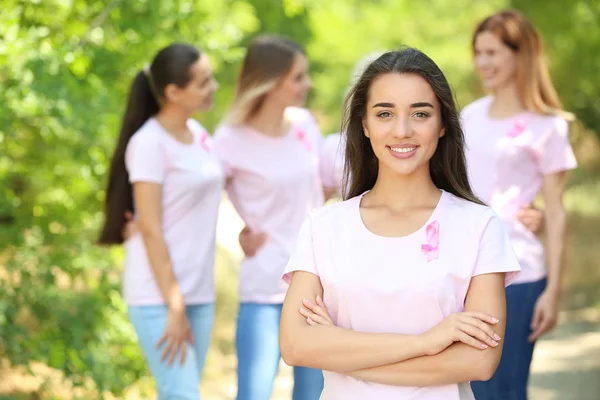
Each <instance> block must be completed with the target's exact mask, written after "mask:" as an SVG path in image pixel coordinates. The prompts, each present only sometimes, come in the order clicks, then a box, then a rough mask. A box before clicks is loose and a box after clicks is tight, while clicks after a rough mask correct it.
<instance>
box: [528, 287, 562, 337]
mask: <svg viewBox="0 0 600 400" xmlns="http://www.w3.org/2000/svg"><path fill="white" fill-rule="evenodd" d="M557 319H558V295H557V294H556V293H554V292H552V291H548V290H545V291H544V292H543V293H542V294H541V296H540V297H539V298H538V300H537V302H536V303H535V309H534V310H533V319H532V320H531V330H532V332H531V335H529V342H530V343H533V342H535V341H536V340H537V339H539V338H540V337H541V336H542V335H544V334H546V333H548V332H550V331H551V330H552V329H554V327H555V326H556V321H557Z"/></svg>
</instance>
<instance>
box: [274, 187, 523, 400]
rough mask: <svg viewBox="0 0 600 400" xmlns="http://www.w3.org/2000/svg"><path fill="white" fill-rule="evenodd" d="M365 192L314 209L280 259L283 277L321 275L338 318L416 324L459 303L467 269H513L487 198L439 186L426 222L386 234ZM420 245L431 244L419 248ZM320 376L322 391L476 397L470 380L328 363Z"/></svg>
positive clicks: (411, 328)
mask: <svg viewBox="0 0 600 400" xmlns="http://www.w3.org/2000/svg"><path fill="white" fill-rule="evenodd" d="M361 198H362V196H358V197H355V198H352V199H350V200H347V201H344V202H341V203H335V204H332V205H329V206H326V207H323V208H321V209H319V210H315V211H314V212H313V213H311V215H310V217H309V218H308V219H307V220H306V221H305V223H304V225H303V227H302V230H301V232H300V234H299V238H298V242H297V245H296V248H295V250H294V252H293V254H292V257H291V258H290V261H289V263H288V265H287V267H286V269H285V275H284V280H286V281H289V280H290V278H291V274H292V272H293V271H308V272H310V273H313V274H315V275H317V276H318V277H319V278H320V280H321V284H322V285H323V289H324V294H323V300H324V302H325V305H326V306H327V309H328V310H329V313H330V315H331V317H332V319H333V321H334V323H335V325H336V326H339V327H342V328H346V329H351V330H354V331H358V332H374V333H398V334H413V335H416V334H420V333H423V332H426V331H428V330H429V329H431V328H432V327H434V326H435V325H437V324H438V323H439V322H441V321H442V320H444V319H445V318H446V317H448V316H449V315H450V314H451V313H455V312H460V311H463V310H464V302H465V297H466V294H467V290H468V288H469V283H470V281H471V278H472V277H473V276H476V275H481V274H487V273H493V272H509V273H508V274H507V276H506V283H507V284H508V283H509V282H510V281H511V280H512V279H514V277H515V275H516V271H518V270H519V265H518V262H517V260H516V257H515V255H514V252H513V250H512V247H511V246H510V242H509V239H508V237H507V235H506V233H505V231H504V228H503V226H502V224H501V222H500V220H499V219H498V217H497V216H496V215H495V214H494V212H493V211H492V210H490V209H489V208H488V207H484V206H481V205H478V204H475V203H471V202H468V201H466V200H463V199H460V198H458V197H455V196H454V195H452V194H449V193H446V192H442V197H441V199H440V201H439V203H438V205H437V207H436V209H435V210H434V212H433V213H432V215H431V217H430V218H429V220H428V221H427V222H426V223H425V225H423V227H421V228H420V229H419V230H417V231H416V232H414V233H412V234H410V235H407V236H403V237H382V236H378V235H376V234H374V233H372V232H371V231H369V230H368V229H367V228H366V227H365V225H364V224H363V221H362V218H361V215H360V199H361ZM436 226H437V229H436V228H435V227H436ZM431 229H434V231H435V232H437V235H431V233H432V232H428V231H431ZM458 232H460V234H457V233H458ZM435 237H437V240H435ZM423 245H431V246H432V248H431V249H430V250H429V251H427V252H425V251H424V250H423V249H422V246H423ZM351 350H352V349H348V351H351ZM324 376H325V388H324V390H323V394H322V396H321V399H323V400H337V399H345V400H346V399H348V400H353V399H356V400H358V399H361V400H362V399H378V400H388V399H389V400H391V399H394V400H395V399H419V400H440V399H443V400H458V399H472V392H471V390H470V386H469V384H468V383H462V384H452V385H444V386H437V387H396V386H388V385H381V384H376V383H372V382H364V381H359V380H356V379H354V378H350V377H348V376H345V375H342V374H339V373H335V372H327V371H325V372H324ZM459 393H461V394H460V395H459Z"/></svg>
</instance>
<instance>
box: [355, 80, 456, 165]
mask: <svg viewBox="0 0 600 400" xmlns="http://www.w3.org/2000/svg"><path fill="white" fill-rule="evenodd" d="M362 124H363V130H364V133H365V135H366V136H367V137H368V138H369V139H370V141H371V146H372V148H373V152H374V153H375V156H376V157H377V159H378V160H379V169H380V170H381V169H384V168H386V169H389V170H391V171H393V172H394V173H396V174H400V175H410V174H413V173H415V172H416V171H419V170H422V169H423V168H426V169H427V170H428V169H429V161H430V159H431V157H432V156H433V154H434V153H435V151H436V149H437V145H438V141H439V139H440V137H442V136H443V135H444V129H443V126H442V116H441V108H440V103H439V101H438V99H437V97H436V95H435V93H434V92H433V90H432V88H431V86H430V85H429V83H428V82H427V81H426V80H425V79H424V78H422V77H421V76H419V75H416V74H409V73H403V74H400V73H385V74H383V75H380V76H378V77H377V78H375V79H374V81H373V83H372V84H371V87H370V89H369V94H368V99H367V104H366V113H365V116H364V118H363V123H362Z"/></svg>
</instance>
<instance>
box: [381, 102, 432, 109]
mask: <svg viewBox="0 0 600 400" xmlns="http://www.w3.org/2000/svg"><path fill="white" fill-rule="evenodd" d="M376 107H383V108H394V107H396V105H395V104H394V103H377V104H375V105H374V106H373V108H376ZM410 107H411V108H419V107H431V108H434V107H433V105H432V104H431V103H427V102H420V103H413V104H411V105H410Z"/></svg>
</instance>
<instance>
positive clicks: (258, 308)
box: [235, 303, 323, 400]
mask: <svg viewBox="0 0 600 400" xmlns="http://www.w3.org/2000/svg"><path fill="white" fill-rule="evenodd" d="M281 309H282V305H281V304H256V303H242V304H240V311H239V314H238V322H237V333H236V340H235V344H236V348H237V357H238V394H237V400H269V399H270V398H271V392H272V391H273V383H274V381H275V376H276V375H277V368H278V367H279V360H280V358H281V354H280V352H279V320H280V319H281ZM322 391H323V373H322V372H321V370H318V369H313V368H304V367H294V392H293V395H292V399H293V400H318V399H319V397H320V396H321V392H322Z"/></svg>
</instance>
